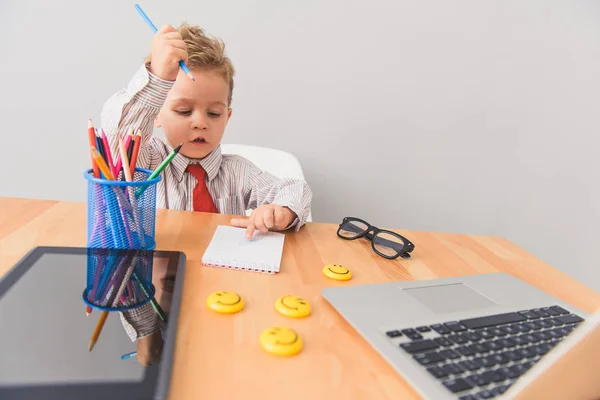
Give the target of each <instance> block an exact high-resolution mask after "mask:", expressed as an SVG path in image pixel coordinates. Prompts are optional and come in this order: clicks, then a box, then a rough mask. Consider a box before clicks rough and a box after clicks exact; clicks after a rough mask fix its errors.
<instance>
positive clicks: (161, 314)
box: [133, 272, 167, 322]
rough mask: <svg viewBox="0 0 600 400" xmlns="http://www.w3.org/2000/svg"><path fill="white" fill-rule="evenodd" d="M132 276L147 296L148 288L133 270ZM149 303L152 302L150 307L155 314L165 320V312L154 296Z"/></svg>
mask: <svg viewBox="0 0 600 400" xmlns="http://www.w3.org/2000/svg"><path fill="white" fill-rule="evenodd" d="M133 278H134V279H135V280H136V281H137V282H138V284H139V285H140V288H142V291H143V292H144V295H146V296H149V293H148V289H146V286H145V285H144V283H143V282H142V281H141V280H140V278H138V276H137V274H136V273H135V272H134V273H133ZM150 304H152V308H154V311H156V314H158V317H159V318H160V319H161V320H162V321H163V322H167V317H166V316H165V312H164V311H163V309H162V308H161V306H160V305H159V304H158V302H157V301H156V299H155V298H154V297H152V298H151V299H150Z"/></svg>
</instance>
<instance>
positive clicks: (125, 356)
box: [121, 351, 137, 360]
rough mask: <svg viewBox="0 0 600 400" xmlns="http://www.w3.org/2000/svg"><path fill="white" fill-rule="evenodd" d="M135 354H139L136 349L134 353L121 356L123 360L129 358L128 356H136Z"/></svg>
mask: <svg viewBox="0 0 600 400" xmlns="http://www.w3.org/2000/svg"><path fill="white" fill-rule="evenodd" d="M134 356H137V351H134V352H132V353H127V354H123V355H122V356H121V360H127V359H128V358H131V357H134Z"/></svg>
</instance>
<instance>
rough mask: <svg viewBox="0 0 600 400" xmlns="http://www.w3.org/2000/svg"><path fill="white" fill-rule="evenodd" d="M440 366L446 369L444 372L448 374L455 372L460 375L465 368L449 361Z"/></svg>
mask: <svg viewBox="0 0 600 400" xmlns="http://www.w3.org/2000/svg"><path fill="white" fill-rule="evenodd" d="M440 368H441V369H442V370H444V372H446V373H447V374H453V375H458V374H460V373H462V372H463V371H464V369H462V368H461V367H460V366H458V365H457V364H454V363H448V364H446V365H442V366H441V367H440Z"/></svg>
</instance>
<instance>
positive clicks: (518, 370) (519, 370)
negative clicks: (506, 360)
mask: <svg viewBox="0 0 600 400" xmlns="http://www.w3.org/2000/svg"><path fill="white" fill-rule="evenodd" d="M508 369H510V370H511V371H512V373H513V375H514V377H515V378H518V377H519V376H521V375H523V374H524V373H525V371H527V368H525V367H524V366H523V365H521V364H515V365H512V366H510V367H508Z"/></svg>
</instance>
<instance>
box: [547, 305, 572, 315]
mask: <svg viewBox="0 0 600 400" xmlns="http://www.w3.org/2000/svg"><path fill="white" fill-rule="evenodd" d="M550 309H551V310H553V311H556V312H557V313H559V314H569V311H567V310H565V309H564V308H562V307H560V306H552V307H550Z"/></svg>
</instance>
